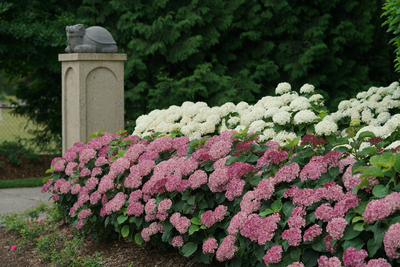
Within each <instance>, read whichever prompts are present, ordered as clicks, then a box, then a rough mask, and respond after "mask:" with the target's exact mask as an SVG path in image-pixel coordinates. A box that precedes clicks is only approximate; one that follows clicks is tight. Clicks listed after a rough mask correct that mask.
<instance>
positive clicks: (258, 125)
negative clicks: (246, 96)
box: [249, 120, 265, 132]
mask: <svg viewBox="0 0 400 267" xmlns="http://www.w3.org/2000/svg"><path fill="white" fill-rule="evenodd" d="M264 127H265V121H263V120H257V121H254V122H252V123H251V124H250V126H249V131H250V132H261V131H262V130H264Z"/></svg>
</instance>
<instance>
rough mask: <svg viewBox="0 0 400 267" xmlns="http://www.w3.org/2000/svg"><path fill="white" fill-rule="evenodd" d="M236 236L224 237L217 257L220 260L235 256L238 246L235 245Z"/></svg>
mask: <svg viewBox="0 0 400 267" xmlns="http://www.w3.org/2000/svg"><path fill="white" fill-rule="evenodd" d="M235 240H236V238H235V237H234V236H231V235H228V236H226V237H225V238H224V240H223V241H222V243H221V245H220V246H219V248H218V250H217V253H216V256H215V258H216V259H217V260H218V261H221V262H222V261H226V260H230V259H232V258H233V257H234V256H235V253H236V251H237V250H238V247H237V246H236V245H235Z"/></svg>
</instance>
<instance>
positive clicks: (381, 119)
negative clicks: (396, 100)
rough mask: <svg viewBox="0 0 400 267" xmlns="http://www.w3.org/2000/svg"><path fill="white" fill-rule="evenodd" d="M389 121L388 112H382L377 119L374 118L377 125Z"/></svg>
mask: <svg viewBox="0 0 400 267" xmlns="http://www.w3.org/2000/svg"><path fill="white" fill-rule="evenodd" d="M389 119H390V113H389V112H382V113H380V114H379V115H378V117H377V118H376V120H377V121H378V123H380V124H384V123H386V122H387V121H388V120H389Z"/></svg>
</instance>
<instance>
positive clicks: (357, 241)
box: [342, 237, 364, 250]
mask: <svg viewBox="0 0 400 267" xmlns="http://www.w3.org/2000/svg"><path fill="white" fill-rule="evenodd" d="M363 246H364V240H362V239H361V238H358V237H356V238H353V239H351V240H346V241H344V243H343V245H342V247H343V250H346V249H348V248H349V247H355V248H356V249H357V250H360V249H361V248H362V247H363Z"/></svg>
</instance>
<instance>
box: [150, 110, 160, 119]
mask: <svg viewBox="0 0 400 267" xmlns="http://www.w3.org/2000/svg"><path fill="white" fill-rule="evenodd" d="M148 115H149V116H150V117H152V118H157V117H159V116H161V110H159V109H154V110H152V111H150V113H149V114H148Z"/></svg>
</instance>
